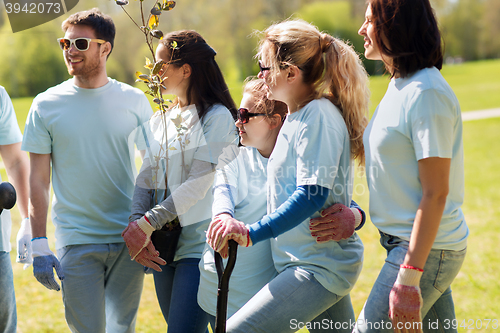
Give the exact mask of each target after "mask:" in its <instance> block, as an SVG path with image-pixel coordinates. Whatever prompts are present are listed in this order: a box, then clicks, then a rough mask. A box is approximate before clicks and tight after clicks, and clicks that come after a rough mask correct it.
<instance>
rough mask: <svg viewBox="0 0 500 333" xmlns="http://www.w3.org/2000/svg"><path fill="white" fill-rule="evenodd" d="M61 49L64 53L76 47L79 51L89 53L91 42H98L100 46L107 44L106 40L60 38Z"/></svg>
mask: <svg viewBox="0 0 500 333" xmlns="http://www.w3.org/2000/svg"><path fill="white" fill-rule="evenodd" d="M57 41H58V42H59V47H60V48H61V50H63V51H68V50H69V49H70V48H71V45H75V47H76V49H77V50H78V51H87V50H88V49H89V47H90V42H96V43H99V44H103V43H106V41H105V40H102V39H95V38H84V37H80V38H58V39H57Z"/></svg>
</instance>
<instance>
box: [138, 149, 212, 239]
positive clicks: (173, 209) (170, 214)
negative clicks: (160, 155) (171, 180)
mask: <svg viewBox="0 0 500 333" xmlns="http://www.w3.org/2000/svg"><path fill="white" fill-rule="evenodd" d="M214 170H215V164H212V163H210V162H206V161H200V160H196V159H195V160H193V164H192V165H191V170H190V172H189V175H188V178H187V180H186V181H185V182H184V183H182V185H181V186H179V187H178V188H177V189H176V190H175V191H174V192H172V193H171V194H170V195H169V196H168V197H167V198H166V199H165V200H164V201H163V202H161V203H160V204H158V205H156V206H155V207H153V208H152V209H151V210H149V211H148V212H146V214H145V215H146V217H147V218H148V220H149V222H150V223H151V225H152V226H153V227H154V228H155V229H156V230H158V229H161V228H162V227H163V226H164V225H165V224H166V223H168V222H170V221H172V220H173V219H175V217H176V216H178V215H182V214H184V213H186V212H187V211H188V210H189V209H190V208H191V207H192V206H194V205H195V204H196V203H197V202H198V201H199V200H201V199H203V198H204V197H205V195H206V194H207V192H208V190H209V189H210V188H211V187H212V184H213V181H214Z"/></svg>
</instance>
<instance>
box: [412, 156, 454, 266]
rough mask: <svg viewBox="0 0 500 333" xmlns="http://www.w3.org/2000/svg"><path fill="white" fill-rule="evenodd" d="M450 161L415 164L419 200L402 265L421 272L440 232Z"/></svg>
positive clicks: (423, 160) (430, 159)
mask: <svg viewBox="0 0 500 333" xmlns="http://www.w3.org/2000/svg"><path fill="white" fill-rule="evenodd" d="M450 164H451V159H449V158H439V157H430V158H425V159H422V160H419V161H418V172H419V178H420V183H421V184H422V199H421V200H420V205H419V207H418V210H417V213H416V215H415V221H414V222H413V229H412V233H411V238H410V245H409V247H408V252H407V254H406V257H405V260H404V262H403V264H404V265H408V266H413V267H417V268H420V269H423V268H424V266H425V262H426V261H427V257H428V256H429V252H430V251H431V248H432V245H433V244H434V240H435V239H436V235H437V232H438V229H439V224H440V222H441V218H442V215H443V211H444V206H445V204H446V197H447V196H448V189H449V175H450Z"/></svg>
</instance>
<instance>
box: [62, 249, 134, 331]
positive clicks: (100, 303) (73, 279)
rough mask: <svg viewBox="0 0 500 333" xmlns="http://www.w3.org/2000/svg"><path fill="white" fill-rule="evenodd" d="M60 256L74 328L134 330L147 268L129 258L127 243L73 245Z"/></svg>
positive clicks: (66, 304)
mask: <svg viewBox="0 0 500 333" xmlns="http://www.w3.org/2000/svg"><path fill="white" fill-rule="evenodd" d="M57 256H58V257H59V260H60V262H61V266H62V269H63V272H64V280H63V281H62V282H61V284H62V296H63V303H64V311H65V315H66V322H67V323H68V326H69V328H70V330H71V331H72V332H92V333H94V332H95V333H100V332H102V333H105V332H113V333H115V332H117V333H118V332H127V333H129V332H135V322H136V319H137V310H138V309H139V302H140V299H141V293H142V286H143V282H144V270H143V266H142V265H140V264H138V263H137V262H135V261H132V260H130V256H129V254H128V250H127V247H126V246H125V243H113V244H85V245H70V246H65V247H63V248H61V249H59V250H57Z"/></svg>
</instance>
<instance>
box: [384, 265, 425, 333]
mask: <svg viewBox="0 0 500 333" xmlns="http://www.w3.org/2000/svg"><path fill="white" fill-rule="evenodd" d="M422 273H423V270H421V269H419V268H414V267H411V266H404V265H401V267H400V269H399V273H398V277H397V279H396V282H395V283H394V286H393V287H392V290H391V294H390V295H389V317H391V320H392V327H394V332H396V333H399V332H409V333H413V332H422V314H421V309H422V304H423V300H422V295H421V294H420V278H421V277H422Z"/></svg>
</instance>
